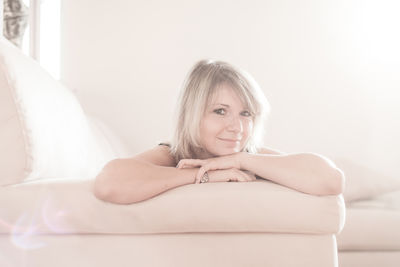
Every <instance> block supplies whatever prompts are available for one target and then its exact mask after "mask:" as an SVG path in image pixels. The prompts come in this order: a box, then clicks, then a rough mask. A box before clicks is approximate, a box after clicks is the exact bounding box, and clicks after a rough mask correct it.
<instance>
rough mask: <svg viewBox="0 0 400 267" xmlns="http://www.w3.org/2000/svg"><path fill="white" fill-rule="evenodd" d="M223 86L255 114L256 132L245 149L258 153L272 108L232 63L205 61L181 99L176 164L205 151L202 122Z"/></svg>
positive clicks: (193, 71) (187, 81) (194, 70)
mask: <svg viewBox="0 0 400 267" xmlns="http://www.w3.org/2000/svg"><path fill="white" fill-rule="evenodd" d="M223 83H227V84H228V85H230V86H231V87H232V88H233V89H234V90H235V92H236V93H237V95H238V96H239V98H240V99H241V100H242V101H243V103H244V104H245V105H246V106H247V108H248V109H249V111H250V113H251V114H253V131H252V133H251V134H250V136H249V139H248V141H247V143H246V145H245V147H244V150H246V151H248V152H250V153H256V152H257V151H258V149H259V148H260V147H261V145H262V137H263V133H264V121H265V118H266V116H267V115H268V113H269V111H270V106H269V103H268V101H267V99H266V97H265V95H264V94H263V92H262V90H261V88H260V87H259V85H258V84H257V82H256V81H255V80H254V79H253V78H252V77H251V75H250V74H248V73H247V72H245V71H243V70H241V69H238V68H236V67H234V66H232V65H231V64H229V63H226V62H223V61H214V60H201V61H199V62H198V63H196V64H195V65H194V66H193V68H192V69H191V71H190V72H189V74H188V75H187V77H186V79H185V82H184V85H183V88H182V91H181V95H180V97H179V106H178V108H179V110H178V113H177V116H178V118H177V124H176V128H175V135H174V138H173V140H172V144H171V154H172V155H173V156H174V157H175V160H176V162H179V160H181V159H185V158H197V154H198V153H199V151H201V149H202V148H201V145H200V143H199V140H200V136H199V128H200V122H201V119H202V117H203V115H204V112H205V110H206V107H207V104H208V103H209V102H210V101H211V100H212V98H213V97H214V95H215V94H216V92H217V91H218V87H219V86H220V85H222V84H223Z"/></svg>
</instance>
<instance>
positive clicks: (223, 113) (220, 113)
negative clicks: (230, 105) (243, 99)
mask: <svg viewBox="0 0 400 267" xmlns="http://www.w3.org/2000/svg"><path fill="white" fill-rule="evenodd" d="M214 112H215V113H217V114H218V115H225V113H226V111H225V109H223V108H218V109H215V110H214Z"/></svg>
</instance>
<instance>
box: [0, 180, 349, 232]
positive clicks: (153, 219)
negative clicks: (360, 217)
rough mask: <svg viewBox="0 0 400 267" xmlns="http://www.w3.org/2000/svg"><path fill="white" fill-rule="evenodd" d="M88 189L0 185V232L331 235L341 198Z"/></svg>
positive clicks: (255, 189) (82, 185) (263, 191)
mask: <svg viewBox="0 0 400 267" xmlns="http://www.w3.org/2000/svg"><path fill="white" fill-rule="evenodd" d="M92 186H93V180H83V181H66V180H49V181H45V180H42V181H35V182H30V183H24V184H19V185H13V186H7V187H3V188H0V203H5V202H6V201H7V202H8V201H10V200H11V202H12V203H13V205H12V208H10V209H2V210H0V218H2V220H3V224H0V233H11V232H12V233H20V234H24V233H26V232H30V233H32V234H33V233H34V234H54V233H56V234H57V233H59V234H63V233H74V234H77V233H79V234H88V233H93V234H99V233H100V234H143V233H148V234H150V233H153V234H154V233H184V232H196V233H201V232H269V233H303V234H307V233H308V234H335V233H338V232H340V231H341V229H342V228H343V225H344V201H343V198H342V197H341V196H324V197H318V196H312V195H308V194H304V193H301V192H298V191H295V190H292V189H289V188H286V187H284V186H281V185H278V184H274V183H271V182H269V181H265V180H257V181H255V182H249V183H209V184H201V185H198V184H190V185H185V186H180V187H176V188H174V189H171V190H169V191H167V192H164V193H163V194H160V195H158V196H156V197H154V198H151V199H148V200H146V201H142V202H139V203H135V204H134V205H116V204H110V203H106V202H103V201H100V200H98V199H96V198H95V197H94V196H93V193H92ZM32 229H33V231H34V232H32V231H31V230H32Z"/></svg>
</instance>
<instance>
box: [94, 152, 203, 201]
mask: <svg viewBox="0 0 400 267" xmlns="http://www.w3.org/2000/svg"><path fill="white" fill-rule="evenodd" d="M197 171H198V168H195V169H178V168H175V161H174V160H173V158H172V157H171V156H170V155H169V152H168V148H166V147H163V146H159V147H156V148H154V149H152V150H149V151H147V152H144V153H142V154H140V155H137V156H135V157H133V158H126V159H115V160H112V161H110V162H109V163H107V164H106V165H105V166H104V168H103V170H102V171H101V172H100V174H99V175H97V177H96V179H95V184H94V194H95V196H96V197H97V198H99V199H101V200H104V201H107V202H112V203H117V204H130V203H135V202H139V201H143V200H146V199H149V198H151V197H154V196H156V195H158V194H160V193H162V192H165V191H167V190H169V189H172V188H174V187H177V186H181V185H185V184H193V183H194V180H195V176H196V173H197Z"/></svg>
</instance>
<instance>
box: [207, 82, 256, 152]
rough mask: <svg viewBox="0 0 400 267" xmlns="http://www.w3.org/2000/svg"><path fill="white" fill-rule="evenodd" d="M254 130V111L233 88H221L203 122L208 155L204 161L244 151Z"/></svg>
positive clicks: (225, 86) (222, 86)
mask: <svg viewBox="0 0 400 267" xmlns="http://www.w3.org/2000/svg"><path fill="white" fill-rule="evenodd" d="M252 129H253V116H252V114H251V113H250V111H249V110H248V109H247V108H246V107H245V106H243V103H242V101H241V100H240V98H239V96H238V95H237V94H236V93H235V92H234V90H233V89H232V88H231V87H230V86H229V85H227V84H223V85H221V86H220V87H219V89H218V91H217V93H216V96H215V97H214V99H213V101H212V103H209V104H208V106H207V107H206V110H205V114H204V116H203V118H202V120H201V122H200V144H201V145H202V148H203V149H204V150H205V153H206V154H207V155H202V157H213V156H223V155H229V154H232V153H236V152H240V151H242V150H243V148H244V146H245V145H246V142H247V140H248V138H249V134H250V133H251V132H252Z"/></svg>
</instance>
